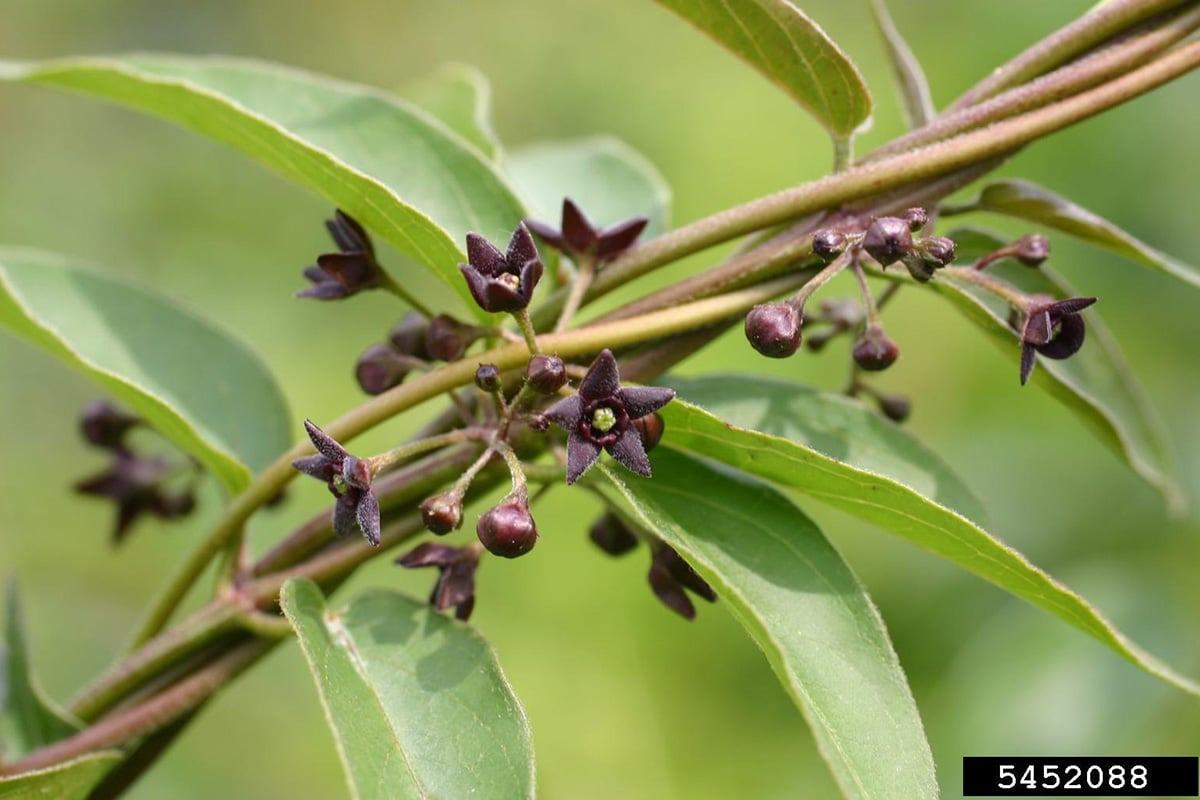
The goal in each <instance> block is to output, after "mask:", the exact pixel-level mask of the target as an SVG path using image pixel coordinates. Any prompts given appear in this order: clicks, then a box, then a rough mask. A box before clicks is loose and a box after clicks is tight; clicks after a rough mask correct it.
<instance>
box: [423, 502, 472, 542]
mask: <svg viewBox="0 0 1200 800" xmlns="http://www.w3.org/2000/svg"><path fill="white" fill-rule="evenodd" d="M421 520H422V521H423V522H424V523H425V527H426V528H427V529H428V530H429V531H430V532H431V533H436V534H437V535H438V536H445V535H446V534H447V533H450V532H451V531H456V530H458V529H459V528H460V527H461V526H462V520H463V505H462V498H461V497H459V496H458V495H457V494H455V493H454V492H443V493H442V494H435V495H434V496H433V497H428V498H426V499H425V501H424V502H423V503H421Z"/></svg>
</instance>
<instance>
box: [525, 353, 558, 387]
mask: <svg viewBox="0 0 1200 800" xmlns="http://www.w3.org/2000/svg"><path fill="white" fill-rule="evenodd" d="M525 380H527V381H529V385H530V386H532V387H533V388H534V389H535V390H537V391H538V392H540V393H542V394H555V393H557V392H558V390H559V389H561V388H562V387H564V386H566V385H567V366H566V364H564V363H563V360H562V359H561V358H559V357H558V356H548V355H544V354H540V353H539V354H538V355H535V356H534V357H533V358H531V359H529V366H528V367H526V368H525Z"/></svg>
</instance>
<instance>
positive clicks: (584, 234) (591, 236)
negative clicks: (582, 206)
mask: <svg viewBox="0 0 1200 800" xmlns="http://www.w3.org/2000/svg"><path fill="white" fill-rule="evenodd" d="M562 235H563V239H564V240H565V241H566V243H567V246H568V247H570V248H571V250H573V251H575V252H576V253H586V252H588V251H589V250H592V249H593V248H594V247H595V246H596V229H595V228H594V227H593V226H592V223H591V222H590V221H589V220H588V218H587V217H585V216H584V215H583V212H582V211H580V210H579V206H577V205H575V203H574V202H573V201H572V200H571V199H570V198H563V205H562Z"/></svg>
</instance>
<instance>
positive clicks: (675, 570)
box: [646, 542, 717, 619]
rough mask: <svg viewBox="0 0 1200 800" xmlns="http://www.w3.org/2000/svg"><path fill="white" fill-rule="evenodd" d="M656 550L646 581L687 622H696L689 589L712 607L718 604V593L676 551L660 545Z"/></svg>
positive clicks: (657, 545) (654, 548) (656, 545)
mask: <svg viewBox="0 0 1200 800" xmlns="http://www.w3.org/2000/svg"><path fill="white" fill-rule="evenodd" d="M652 549H653V553H654V555H653V557H652V560H651V561H650V573H649V574H648V575H647V576H646V577H647V578H648V579H649V581H650V588H651V589H653V590H654V594H656V595H657V596H658V599H659V600H661V601H663V603H664V604H665V605H666V606H667V608H669V609H671V610H672V611H674V612H675V613H676V614H679V615H680V616H681V617H684V618H685V619H695V617H696V607H695V606H694V605H693V604H692V599H691V598H690V597H688V594H687V592H686V591H684V590H685V589H690V590H691V591H692V592H694V593H695V594H697V595H699V596H700V597H703V598H704V599H705V600H707V601H708V602H710V603H714V602H716V600H717V593H716V592H714V591H713V590H712V587H711V586H709V585H708V583H707V582H706V581H705V580H704V579H703V578H701V577H700V576H699V575H698V574H696V570H694V569H692V567H691V565H690V564H688V563H687V562H686V561H684V560H683V557H682V556H680V555H679V553H676V552H675V550H674V549H673V548H671V547H669V546H667V545H666V544H664V543H662V542H656V543H655V544H654V545H653V546H652Z"/></svg>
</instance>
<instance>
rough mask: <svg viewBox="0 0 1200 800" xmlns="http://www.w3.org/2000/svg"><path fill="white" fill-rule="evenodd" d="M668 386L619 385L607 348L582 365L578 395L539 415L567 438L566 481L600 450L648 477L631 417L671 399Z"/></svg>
mask: <svg viewBox="0 0 1200 800" xmlns="http://www.w3.org/2000/svg"><path fill="white" fill-rule="evenodd" d="M674 396H675V391H674V390H673V389H663V388H659V387H654V386H638V387H630V388H628V389H622V388H621V376H620V374H619V373H618V372H617V360H616V359H615V358H613V354H612V351H611V350H602V351H601V352H600V355H598V356H596V360H595V361H593V362H592V365H591V366H590V367H588V371H587V374H586V375H585V376H584V377H583V382H582V383H580V384H579V393H578V394H576V395H573V396H571V397H566V398H563V399H562V400H559V401H558V402H557V403H555V404H554V405H552V406H550V407H549V408H548V409H546V411H545V412H544V413H543V416H544V417H545V418H546V419H548V420H550V421H551V422H553V423H554V424H555V425H558V426H559V427H560V428H563V429H564V430H566V431H567V432H568V433H570V437H568V439H567V483H574V482H575V481H577V480H578V479H579V476H580V475H582V474H583V473H584V472H587V470H588V468H589V467H591V466H592V464H595V463H596V459H598V458H600V450H601V449H604V450H607V451H608V454H609V455H611V456H612V457H613V458H615V459H616V460H617V461H619V462H621V464H622V465H623V466H625V467H626V468H627V469H629V470H632V471H633V472H636V473H637V474H639V475H644V476H649V475H650V459H648V458H647V457H646V448H645V446H644V445H643V444H642V437H641V435H640V434H639V433H638V429H637V428H636V427H635V426H634V425H633V420H635V419H637V418H638V417H644V416H646V415H647V414H651V413H653V412H655V411H657V410H658V409H660V408H662V407H663V406H665V405H666V404H667V403H669V402H671V398H673V397H674Z"/></svg>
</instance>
